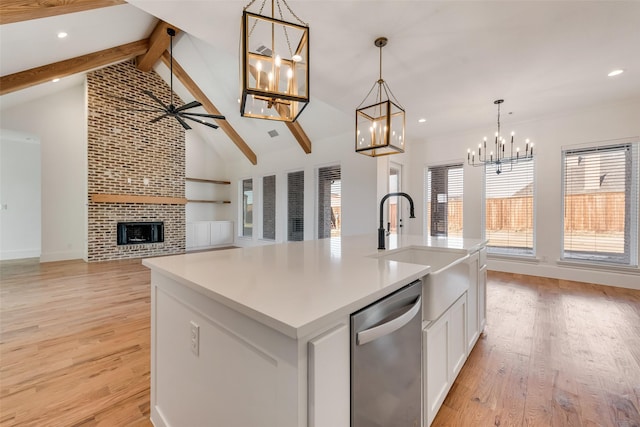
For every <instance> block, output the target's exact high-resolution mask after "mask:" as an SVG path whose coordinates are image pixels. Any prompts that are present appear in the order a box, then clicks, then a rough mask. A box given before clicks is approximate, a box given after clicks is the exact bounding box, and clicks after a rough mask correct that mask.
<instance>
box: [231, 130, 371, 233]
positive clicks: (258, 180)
mask: <svg viewBox="0 0 640 427" xmlns="http://www.w3.org/2000/svg"><path fill="white" fill-rule="evenodd" d="M247 143H249V145H251V141H247ZM335 164H339V165H340V167H341V179H342V235H343V236H346V235H355V234H363V233H375V231H376V228H377V225H376V224H377V223H376V220H377V213H376V212H377V211H376V182H377V177H376V171H377V162H376V159H372V158H370V157H366V156H363V155H361V154H357V153H355V152H354V150H353V135H352V134H351V133H348V134H343V135H341V136H339V137H336V138H332V139H325V140H314V141H313V149H312V153H311V154H305V153H304V152H303V151H302V149H301V148H300V146H299V145H297V144H295V143H294V144H292V146H291V147H290V148H287V149H286V150H280V151H277V152H273V153H270V154H263V155H261V156H259V157H258V164H257V165H256V166H253V165H250V164H248V162H247V161H245V160H243V161H240V162H238V163H236V164H233V165H232V167H230V171H229V178H230V179H231V181H232V192H231V193H232V194H231V205H232V209H234V212H235V217H234V220H235V221H236V224H240V223H241V220H242V217H241V216H240V212H239V209H238V200H239V194H240V189H239V185H241V180H242V179H245V178H253V188H254V200H255V204H254V214H253V222H254V227H255V228H254V233H253V237H252V238H251V239H248V238H241V237H236V244H238V245H252V244H260V243H261V241H260V237H261V236H262V233H261V224H262V209H261V205H260V201H261V200H262V198H261V187H262V177H263V176H265V175H273V174H275V175H276V241H277V242H284V241H286V235H287V229H286V226H287V222H286V221H287V173H289V172H294V171H299V170H304V173H305V174H304V179H305V197H304V203H305V223H304V238H305V240H311V239H314V238H316V236H317V228H318V227H317V213H316V206H317V200H316V198H317V170H318V168H319V167H323V166H328V165H335ZM239 183H240V184H239ZM236 228H238V227H236ZM236 234H237V231H236Z"/></svg>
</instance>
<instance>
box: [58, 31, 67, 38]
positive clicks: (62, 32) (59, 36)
mask: <svg viewBox="0 0 640 427" xmlns="http://www.w3.org/2000/svg"><path fill="white" fill-rule="evenodd" d="M67 36H68V34H67V33H65V32H64V31H60V32H59V33H58V38H59V39H63V38H65V37H67Z"/></svg>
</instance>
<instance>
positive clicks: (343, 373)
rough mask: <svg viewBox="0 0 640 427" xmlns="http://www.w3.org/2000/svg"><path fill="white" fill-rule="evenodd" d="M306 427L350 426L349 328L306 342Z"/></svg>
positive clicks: (338, 327) (345, 327) (329, 332)
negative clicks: (307, 421)
mask: <svg viewBox="0 0 640 427" xmlns="http://www.w3.org/2000/svg"><path fill="white" fill-rule="evenodd" d="M308 351H309V359H308V362H309V367H308V368H309V372H308V379H309V383H308V388H309V396H308V401H309V413H308V417H309V427H325V426H331V427H348V426H349V425H350V423H351V412H350V411H351V405H350V403H349V402H350V399H351V388H350V387H351V385H350V379H351V374H350V363H349V362H350V357H349V352H350V349H349V327H348V326H347V325H344V324H342V325H338V326H337V327H335V328H333V329H331V330H330V331H328V332H326V333H324V334H322V335H320V336H319V337H316V338H314V339H312V340H311V341H309V347H308Z"/></svg>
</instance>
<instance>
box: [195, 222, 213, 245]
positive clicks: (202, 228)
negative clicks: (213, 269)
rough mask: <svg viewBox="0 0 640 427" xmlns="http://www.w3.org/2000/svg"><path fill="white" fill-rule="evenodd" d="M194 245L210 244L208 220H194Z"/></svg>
mask: <svg viewBox="0 0 640 427" xmlns="http://www.w3.org/2000/svg"><path fill="white" fill-rule="evenodd" d="M193 224H194V233H195V242H196V244H195V247H197V248H199V247H202V246H209V245H211V224H210V221H198V222H194V223H193Z"/></svg>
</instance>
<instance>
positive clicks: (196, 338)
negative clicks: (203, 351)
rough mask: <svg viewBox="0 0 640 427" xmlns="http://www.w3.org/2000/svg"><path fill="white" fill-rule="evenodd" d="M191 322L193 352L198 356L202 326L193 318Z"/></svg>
mask: <svg viewBox="0 0 640 427" xmlns="http://www.w3.org/2000/svg"><path fill="white" fill-rule="evenodd" d="M190 324H191V353H193V354H194V355H196V356H198V355H199V353H200V326H198V324H197V323H196V322H194V321H193V320H192V321H191V322H190Z"/></svg>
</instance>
